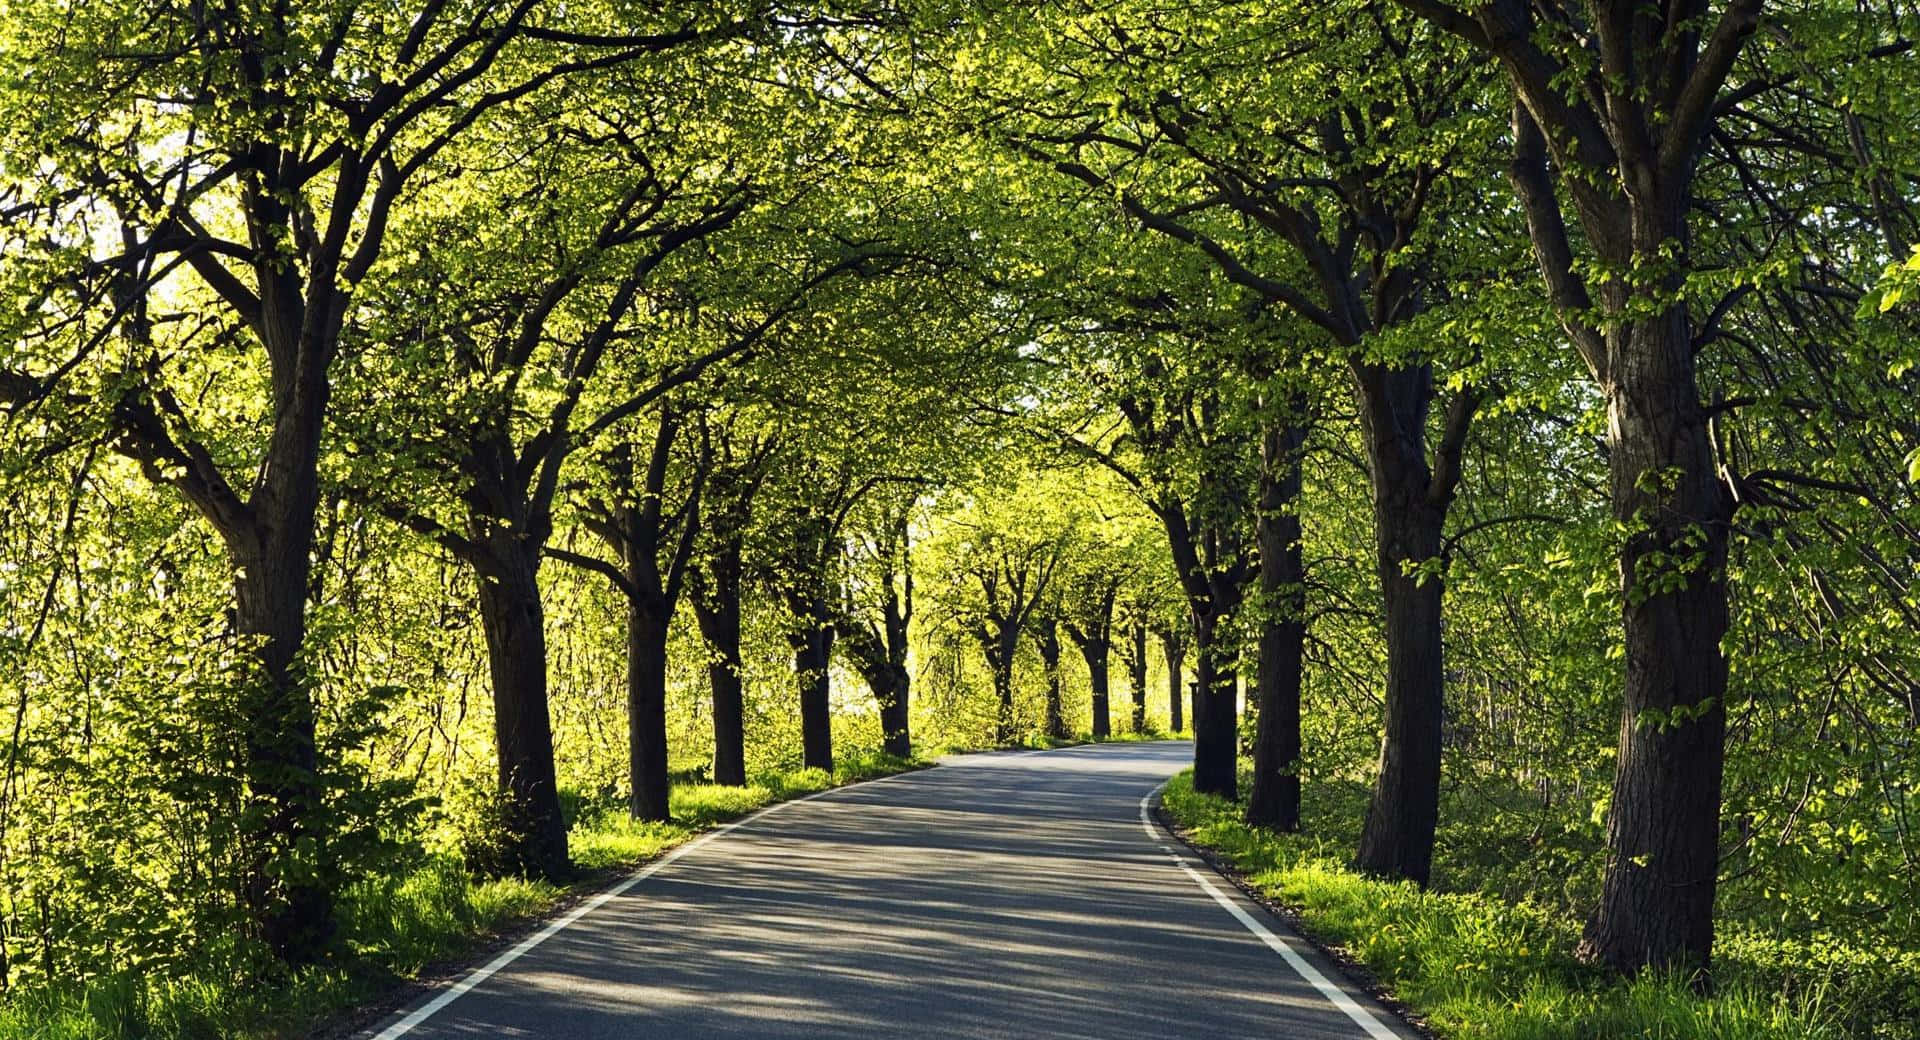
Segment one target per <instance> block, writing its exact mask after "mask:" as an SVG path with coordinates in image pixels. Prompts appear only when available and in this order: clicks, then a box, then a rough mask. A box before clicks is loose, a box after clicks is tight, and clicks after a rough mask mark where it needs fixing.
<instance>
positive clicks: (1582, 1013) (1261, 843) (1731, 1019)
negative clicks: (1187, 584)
mask: <svg viewBox="0 0 1920 1040" xmlns="http://www.w3.org/2000/svg"><path fill="white" fill-rule="evenodd" d="M1353 801H1354V800H1353V799H1352V798H1350V797H1343V796H1341V795H1339V794H1336V795H1335V796H1334V797H1333V798H1332V799H1331V801H1330V802H1323V803H1322V804H1320V805H1317V806H1314V807H1313V808H1316V809H1322V810H1329V809H1330V810H1331V812H1329V813H1328V814H1327V815H1319V814H1313V815H1312V816H1311V817H1310V818H1311V819H1313V821H1314V823H1315V825H1316V828H1318V829H1319V830H1320V831H1321V832H1320V833H1310V834H1303V835H1289V834H1278V833H1275V832H1272V831H1268V830H1265V829H1260V828H1253V827H1249V826H1247V825H1246V824H1245V823H1244V822H1242V819H1241V806H1239V805H1238V804H1236V803H1234V802H1230V801H1228V800H1226V799H1222V798H1217V797H1213V796H1209V795H1201V794H1196V793H1195V792H1194V790H1193V784H1192V776H1191V774H1189V773H1183V774H1181V775H1180V776H1178V777H1175V778H1174V779H1173V780H1172V781H1171V782H1170V783H1169V784H1168V785H1167V788H1166V793H1165V801H1164V804H1165V806H1166V811H1167V814H1168V816H1169V817H1171V818H1172V820H1173V821H1174V822H1175V823H1176V824H1177V825H1178V826H1179V827H1180V828H1181V829H1182V830H1184V831H1186V832H1188V833H1189V834H1190V836H1191V837H1192V838H1193V839H1194V840H1195V841H1197V842H1198V843H1200V844H1202V845H1204V846H1206V847H1208V848H1210V849H1212V850H1214V851H1216V852H1217V853H1219V855H1220V856H1221V857H1222V858H1223V859H1224V860H1225V861H1226V862H1227V863H1229V864H1231V865H1232V866H1233V867H1234V868H1235V869H1236V870H1238V871H1240V872H1241V873H1242V874H1244V875H1245V876H1246V877H1247V879H1248V880H1249V881H1250V882H1251V883H1252V884H1253V885H1254V886H1255V887H1257V888H1258V889H1259V890H1260V891H1261V892H1262V893H1264V894H1265V895H1267V896H1268V897H1269V898H1271V899H1273V900H1274V901H1275V902H1277V903H1280V904H1281V905H1284V906H1286V907H1288V908H1290V909H1292V910H1294V911H1296V912H1297V913H1298V914H1299V916H1300V919H1301V921H1302V922H1303V924H1304V926H1305V927H1306V929H1307V930H1308V931H1310V932H1311V933H1312V934H1313V935H1314V936H1315V937H1316V938H1318V939H1320V940H1322V941H1324V942H1327V943H1330V944H1332V945H1335V946H1338V947H1340V948H1343V949H1344V950H1346V951H1347V953H1348V954H1350V955H1351V956H1352V957H1353V958H1354V959H1356V960H1357V961H1359V962H1360V963H1361V964H1362V965H1364V966H1365V967H1366V968H1367V970H1368V971H1370V972H1372V973H1373V974H1374V975H1375V976H1376V977H1377V978H1378V979H1379V980H1380V982H1381V984H1382V985H1383V986H1384V987H1385V988H1386V989H1387V990H1388V991H1389V992H1390V993H1391V994H1392V995H1393V996H1394V997H1395V998H1396V999H1398V1000H1400V1001H1403V1002H1404V1003H1405V1004H1406V1005H1407V1006H1408V1007H1410V1008H1412V1009H1413V1010H1414V1011H1415V1012H1416V1013H1417V1014H1418V1015H1419V1016H1421V1017H1422V1018H1424V1019H1425V1020H1426V1021H1427V1022H1428V1023H1429V1024H1430V1025H1431V1026H1432V1027H1433V1028H1434V1030H1435V1031H1436V1032H1437V1033H1438V1034H1439V1035H1440V1036H1442V1037H1446V1038H1449V1040H1600V1038H1604V1040H1614V1038H1623V1040H1624V1038H1636V1037H1639V1038H1648V1040H1920V956H1917V955H1915V954H1913V953H1910V952H1894V953H1886V952H1880V951H1874V950H1866V949H1858V948H1852V947H1849V946H1847V945H1846V944H1844V943H1841V942H1838V941H1833V940H1823V941H1808V940H1803V939H1798V938H1783V937H1779V936H1770V935H1768V934H1766V933H1764V932H1762V931H1760V930H1757V929H1756V928H1754V927H1753V926H1752V925H1750V924H1746V923H1734V924H1730V925H1724V926H1723V927H1722V929H1721V937H1720V941H1719V943H1718V946H1717V950H1716V958H1715V971H1714V988H1713V995H1712V996H1710V997H1705V998H1702V997H1700V996H1698V995H1697V994H1696V993H1695V992H1694V991H1693V990H1692V989H1691V988H1690V987H1689V986H1688V984H1687V981H1686V980H1684V979H1679V978H1670V977H1656V976H1648V977H1642V978H1640V979H1637V980H1634V981H1631V982H1624V981H1621V980H1619V979H1617V978H1614V977H1612V976H1609V975H1607V974H1605V973H1603V972H1600V971H1598V970H1596V969H1593V968H1591V967H1589V966H1587V965H1584V964H1582V963H1581V962H1580V961H1578V960H1577V959H1576V958H1575V957H1574V947H1575V944H1576V943H1577V942H1578V940H1579V933H1580V918H1579V916H1578V915H1577V914H1573V913H1569V912H1568V911H1567V909H1566V907H1565V906H1563V905H1559V904H1560V903H1561V902H1562V900H1563V898H1564V892H1563V891H1562V890H1561V888H1558V887H1555V886H1553V885H1551V884H1544V883H1543V884H1542V887H1541V891H1540V895H1539V898H1530V897H1529V896H1528V895H1527V894H1526V893H1522V892H1516V891H1514V890H1513V888H1514V886H1515V885H1516V881H1515V878H1516V876H1517V875H1516V874H1515V872H1514V871H1513V870H1511V869H1505V868H1503V867H1502V866H1501V864H1502V863H1504V861H1505V859H1506V857H1504V856H1502V855H1498V854H1492V853H1489V854H1488V858H1489V863H1488V869H1487V871H1486V875H1485V877H1484V878H1482V880H1484V881H1486V882H1487V883H1488V889H1489V890H1474V888H1473V882H1474V880H1475V878H1474V877H1473V876H1472V874H1473V871H1472V867H1471V863H1472V862H1474V861H1473V860H1471V859H1466V858H1459V859H1455V860H1454V861H1453V862H1451V863H1448V864H1446V865H1447V867H1448V869H1449V870H1450V875H1449V876H1448V877H1447V878H1446V883H1445V884H1444V885H1439V886H1436V889H1446V890H1434V891H1422V890H1421V889H1419V888H1418V887H1416V886H1414V885H1412V884H1411V883H1407V882H1389V881H1381V880H1375V879H1372V878H1367V877H1363V876H1361V875H1359V874H1357V873H1355V872H1354V871H1353V870H1352V869H1350V868H1349V866H1348V859H1347V857H1348V856H1349V855H1350V850H1351V848H1352V845H1351V843H1350V842H1349V840H1348V838H1349V832H1351V831H1354V830H1356V829H1357V827H1358V822H1357V821H1358V817H1357V816H1355V815H1353V814H1354V812H1355V811H1363V809H1364V800H1362V801H1361V802H1360V803H1359V804H1358V805H1354V804H1349V803H1352V802H1353ZM1323 823H1324V826H1322V824H1323Z"/></svg>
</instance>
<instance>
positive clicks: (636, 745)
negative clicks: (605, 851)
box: [627, 597, 669, 822]
mask: <svg viewBox="0 0 1920 1040" xmlns="http://www.w3.org/2000/svg"><path fill="white" fill-rule="evenodd" d="M662 606H663V604H658V603H644V602H641V601H640V599H639V598H638V597H634V598H630V599H629V600H628V603H627V781H628V787H627V790H628V792H629V794H628V800H627V811H628V814H629V815H631V816H632V818H633V819H636V820H643V821H649V822H665V821H666V820H667V819H668V818H669V813H668V785H667V634H668V618H667V617H666V616H665V615H664V614H663V613H662V612H661V607H662Z"/></svg>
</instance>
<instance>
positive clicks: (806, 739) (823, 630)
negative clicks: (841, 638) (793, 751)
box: [792, 602, 833, 773]
mask: <svg viewBox="0 0 1920 1040" xmlns="http://www.w3.org/2000/svg"><path fill="white" fill-rule="evenodd" d="M799 623H800V624H801V626H802V627H801V629H800V630H799V631H798V632H797V633H795V635H794V637H793V641H792V642H793V671H794V675H795V676H796V677H797V679H798V681H799V684H800V760H801V764H802V765H804V766H806V767H807V768H808V769H824V770H826V771H827V772H829V773H831V772H833V702H832V698H831V694H832V690H833V673H832V671H831V665H832V662H833V623H832V621H830V620H829V619H828V617H827V611H826V608H825V605H824V604H821V603H818V602H816V603H814V604H812V605H811V607H810V609H808V610H807V611H806V612H805V614H804V616H803V617H801V618H800V619H799Z"/></svg>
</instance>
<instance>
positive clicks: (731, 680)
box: [688, 536, 747, 787]
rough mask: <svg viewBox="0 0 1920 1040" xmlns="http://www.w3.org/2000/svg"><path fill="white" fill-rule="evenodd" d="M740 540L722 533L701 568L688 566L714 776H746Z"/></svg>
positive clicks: (739, 779) (719, 780)
mask: <svg viewBox="0 0 1920 1040" xmlns="http://www.w3.org/2000/svg"><path fill="white" fill-rule="evenodd" d="M740 555H741V544H740V539H739V538H738V537H737V536H734V537H729V538H722V539H720V541H719V544H717V545H716V546H715V547H714V550H713V554H712V556H711V557H710V558H709V559H708V561H707V563H706V566H705V567H704V568H700V569H695V570H691V571H689V572H688V577H689V578H690V579H691V580H692V584H693V588H692V591H693V616H694V620H695V621H697V622H698V623H699V625H700V635H701V638H702V639H704V640H705V641H706V644H707V654H708V657H707V683H708V686H709V687H710V689H711V691H712V695H713V782H714V783H716V784H726V785H728V786H732V787H739V786H743V785H745V784H746V782H747V732H746V699H745V697H744V695H743V693H742V691H741V680H740V673H741V668H742V661H741V657H740V577H741V564H740Z"/></svg>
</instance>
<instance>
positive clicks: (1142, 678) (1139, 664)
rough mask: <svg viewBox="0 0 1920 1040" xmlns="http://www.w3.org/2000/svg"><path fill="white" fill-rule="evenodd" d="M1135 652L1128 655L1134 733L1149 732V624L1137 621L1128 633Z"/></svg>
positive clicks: (1128, 676)
mask: <svg viewBox="0 0 1920 1040" xmlns="http://www.w3.org/2000/svg"><path fill="white" fill-rule="evenodd" d="M1128 635H1129V637H1130V639H1131V641H1132V647H1133V652H1132V653H1130V654H1128V655H1127V690H1128V692H1129V693H1131V694H1132V695H1133V731H1134V732H1135V733H1145V732H1146V731H1147V623H1146V622H1144V621H1135V622H1134V623H1133V626H1132V628H1131V630H1130V631H1129V633H1128Z"/></svg>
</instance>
